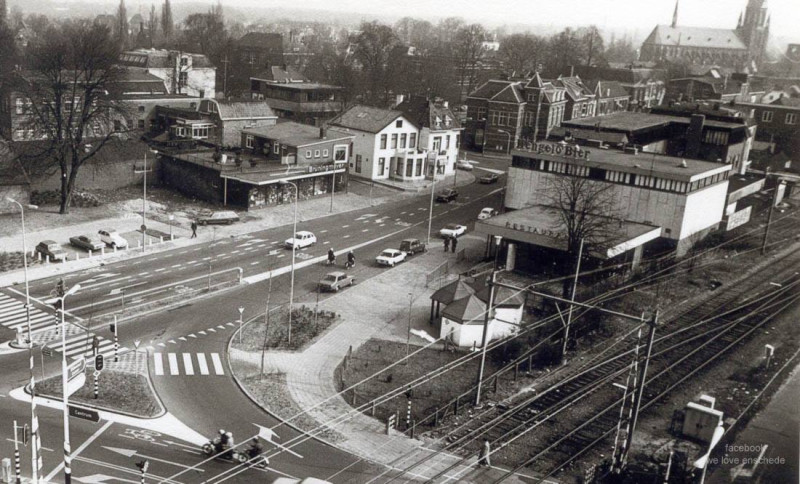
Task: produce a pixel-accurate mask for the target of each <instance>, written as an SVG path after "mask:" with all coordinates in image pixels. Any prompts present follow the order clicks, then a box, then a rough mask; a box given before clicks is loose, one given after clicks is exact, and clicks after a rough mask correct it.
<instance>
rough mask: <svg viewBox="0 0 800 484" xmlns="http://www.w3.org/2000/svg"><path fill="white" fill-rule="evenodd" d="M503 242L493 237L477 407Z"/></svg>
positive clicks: (501, 238)
mask: <svg viewBox="0 0 800 484" xmlns="http://www.w3.org/2000/svg"><path fill="white" fill-rule="evenodd" d="M502 240H503V237H501V236H499V235H495V236H494V245H495V247H494V250H495V253H494V266H493V267H492V274H491V276H489V301H488V304H487V305H486V312H485V313H484V315H483V338H482V340H483V342H482V344H481V364H480V366H479V367H478V383H477V390H478V391H477V392H476V394H475V405H476V406H477V405H479V404H480V403H481V384H482V383H483V370H484V368H485V366H486V347H487V346H489V322H490V317H491V316H490V313H491V312H492V304H494V286H495V277H496V276H497V254H499V253H500V242H501V241H502Z"/></svg>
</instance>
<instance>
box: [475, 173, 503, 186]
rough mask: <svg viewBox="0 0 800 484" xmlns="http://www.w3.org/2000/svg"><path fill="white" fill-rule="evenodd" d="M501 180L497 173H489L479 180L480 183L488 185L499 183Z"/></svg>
mask: <svg viewBox="0 0 800 484" xmlns="http://www.w3.org/2000/svg"><path fill="white" fill-rule="evenodd" d="M499 179H500V176H499V175H498V174H497V173H487V174H486V175H483V176H482V177H480V178H479V179H478V181H479V182H481V183H483V184H485V185H488V184H490V183H497V180H499Z"/></svg>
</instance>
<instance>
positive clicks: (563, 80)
mask: <svg viewBox="0 0 800 484" xmlns="http://www.w3.org/2000/svg"><path fill="white" fill-rule="evenodd" d="M553 85H554V86H556V87H563V88H564V89H566V91H567V95H568V96H569V97H571V98H572V100H573V101H578V100H583V99H586V98H587V97H590V96H593V95H594V93H593V92H592V90H591V89H589V88H588V87H587V86H586V85H585V84H584V83H583V81H581V78H580V77H559V78H558V79H556V80H554V81H553Z"/></svg>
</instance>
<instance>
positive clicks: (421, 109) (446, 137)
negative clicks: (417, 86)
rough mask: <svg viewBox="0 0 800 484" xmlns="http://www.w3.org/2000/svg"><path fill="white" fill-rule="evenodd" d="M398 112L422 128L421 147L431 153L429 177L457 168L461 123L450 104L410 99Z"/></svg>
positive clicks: (439, 176) (401, 105)
mask: <svg viewBox="0 0 800 484" xmlns="http://www.w3.org/2000/svg"><path fill="white" fill-rule="evenodd" d="M395 109H397V110H398V111H402V112H403V113H404V114H405V115H406V117H408V118H409V119H412V120H414V121H415V123H416V124H417V126H419V127H420V133H419V146H421V147H422V149H424V150H426V151H427V152H428V163H427V166H426V176H427V177H428V178H433V177H436V178H441V177H444V176H445V175H447V174H449V173H452V172H453V171H454V170H455V169H456V161H458V151H459V146H461V131H462V129H463V128H462V127H461V123H460V122H459V121H458V118H457V117H456V115H455V114H454V113H453V111H451V110H450V107H449V105H448V102H447V101H445V100H443V99H441V98H435V99H433V100H429V99H426V98H424V97H413V96H412V97H409V98H408V99H403V101H402V102H400V103H399V104H398V105H397V106H396V107H395Z"/></svg>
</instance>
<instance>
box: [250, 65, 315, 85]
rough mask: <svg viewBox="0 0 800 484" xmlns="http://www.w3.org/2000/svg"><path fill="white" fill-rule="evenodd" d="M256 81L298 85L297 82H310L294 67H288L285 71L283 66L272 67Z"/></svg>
mask: <svg viewBox="0 0 800 484" xmlns="http://www.w3.org/2000/svg"><path fill="white" fill-rule="evenodd" d="M252 77H253V78H254V79H261V80H263V81H271V82H277V83H281V84H283V83H296V82H309V79H308V78H307V77H306V76H304V75H303V73H302V72H300V71H298V70H297V69H295V68H294V67H292V66H287V67H286V68H285V69H284V68H283V67H282V66H271V67H269V68H268V69H265V70H263V71H261V72H259V73H258V74H256V75H255V76H252Z"/></svg>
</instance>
